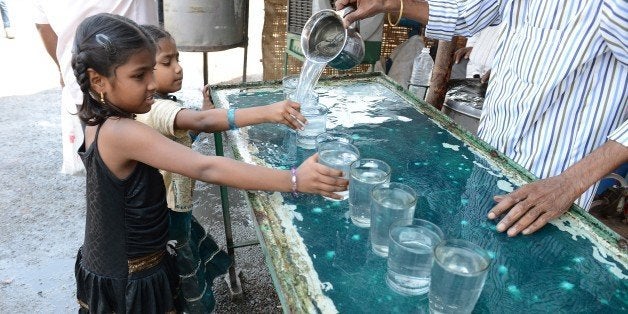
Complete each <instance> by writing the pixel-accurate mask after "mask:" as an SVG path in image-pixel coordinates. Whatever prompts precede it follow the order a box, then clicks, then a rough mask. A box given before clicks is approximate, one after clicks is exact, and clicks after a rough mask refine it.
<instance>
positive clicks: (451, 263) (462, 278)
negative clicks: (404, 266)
mask: <svg viewBox="0 0 628 314" xmlns="http://www.w3.org/2000/svg"><path fill="white" fill-rule="evenodd" d="M490 263H491V259H490V257H489V256H488V253H487V252H486V251H485V250H484V249H483V248H481V247H479V246H478V245H476V244H473V243H471V242H469V241H465V240H460V239H451V240H446V241H443V242H441V243H440V244H438V245H437V246H436V247H435V248H434V264H433V265H432V278H434V280H433V281H432V284H431V286H430V294H429V299H430V312H431V313H471V311H473V308H474V307H475V303H476V302H477V301H478V298H479V297H480V293H481V292H482V288H483V287H484V281H485V280H486V274H487V272H488V266H489V265H490Z"/></svg>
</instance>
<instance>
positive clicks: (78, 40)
mask: <svg viewBox="0 0 628 314" xmlns="http://www.w3.org/2000/svg"><path fill="white" fill-rule="evenodd" d="M143 49H146V50H148V51H150V52H151V53H152V54H154V53H155V44H154V42H153V40H152V38H151V36H149V35H148V34H147V33H146V32H145V31H144V30H142V29H141V28H140V27H139V25H137V23H135V22H133V21H132V20H130V19H128V18H126V17H123V16H120V15H114V14H109V13H101V14H97V15H94V16H90V17H88V18H86V19H85V20H83V22H81V24H80V25H79V26H78V28H77V29H76V36H75V38H74V45H73V49H72V68H73V69H74V76H75V77H76V81H77V83H78V85H79V86H80V88H81V91H82V92H83V106H81V110H80V111H79V118H80V119H81V120H82V121H83V122H85V124H87V125H97V124H100V123H102V122H103V121H105V120H106V119H107V118H108V117H112V116H118V117H130V116H132V115H131V114H129V113H126V112H124V111H122V110H120V109H118V108H117V107H115V106H113V105H110V104H108V103H105V104H102V103H100V102H98V101H97V100H96V99H94V97H91V96H90V87H91V86H90V81H89V76H88V75H87V69H89V68H91V69H93V70H94V71H96V72H98V73H99V74H101V75H103V76H105V77H112V76H113V75H114V74H115V69H116V68H117V67H119V66H120V65H123V64H124V63H125V62H127V61H128V59H129V58H130V57H131V55H133V54H135V53H137V52H138V51H141V50H143Z"/></svg>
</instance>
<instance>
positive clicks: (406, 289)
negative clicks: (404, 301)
mask: <svg viewBox="0 0 628 314" xmlns="http://www.w3.org/2000/svg"><path fill="white" fill-rule="evenodd" d="M389 235H390V238H389V242H388V271H387V272H386V283H387V284H388V286H389V287H390V288H391V289H392V290H393V291H395V292H397V293H400V294H403V295H421V294H425V293H427V292H428V290H429V289H430V271H431V269H432V262H433V259H434V257H433V250H434V247H435V246H436V245H437V244H438V243H440V242H441V241H442V240H443V239H444V238H445V235H444V234H443V231H441V230H440V228H439V227H438V226H436V225H435V224H433V223H431V222H429V221H427V220H423V219H413V220H410V221H408V220H399V221H396V222H394V223H393V224H392V225H391V226H390V230H389ZM439 280H440V279H439Z"/></svg>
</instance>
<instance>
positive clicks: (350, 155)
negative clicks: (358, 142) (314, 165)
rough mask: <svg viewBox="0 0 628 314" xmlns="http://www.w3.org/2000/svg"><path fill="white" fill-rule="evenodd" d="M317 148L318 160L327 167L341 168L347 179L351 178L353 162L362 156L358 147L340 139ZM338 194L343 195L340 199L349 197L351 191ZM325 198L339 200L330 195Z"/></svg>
mask: <svg viewBox="0 0 628 314" xmlns="http://www.w3.org/2000/svg"><path fill="white" fill-rule="evenodd" d="M317 150H318V162H319V163H321V164H323V165H325V166H327V167H330V168H334V169H338V170H341V171H342V172H343V177H344V178H345V179H349V170H350V166H351V163H352V162H354V161H356V160H358V159H359V158H360V151H359V150H358V148H357V147H355V146H353V145H352V144H349V143H344V142H340V141H335V142H334V141H330V142H325V143H321V144H320V145H319V146H318V147H317ZM336 194H338V195H341V196H342V199H340V200H346V199H347V198H349V191H344V192H336ZM325 199H328V200H331V201H338V200H337V199H333V198H329V197H325Z"/></svg>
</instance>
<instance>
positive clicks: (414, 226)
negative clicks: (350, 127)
mask: <svg viewBox="0 0 628 314" xmlns="http://www.w3.org/2000/svg"><path fill="white" fill-rule="evenodd" d="M316 146H317V151H318V154H319V162H320V163H321V164H324V165H326V166H329V167H331V168H334V169H339V170H342V171H343V173H344V174H345V176H348V178H349V180H350V183H349V216H350V217H351V221H352V223H353V224H355V225H356V226H358V227H364V228H368V227H370V241H371V248H372V250H373V252H374V253H375V254H376V255H379V256H382V257H387V267H388V269H387V273H386V283H387V285H388V286H389V287H390V288H391V289H392V290H393V291H395V292H397V293H400V294H403V295H422V294H425V293H428V291H429V303H430V311H431V312H433V313H470V312H471V311H472V310H473V308H474V306H475V303H476V302H477V300H478V298H479V296H480V293H481V291H482V288H483V286H484V281H485V279H486V274H487V270H488V266H489V264H490V258H489V256H488V254H487V253H486V251H485V250H484V249H482V248H481V247H479V246H477V245H475V244H473V243H471V242H468V241H465V240H459V239H449V240H446V239H445V235H444V233H443V231H442V230H441V229H440V228H439V227H438V226H436V225H435V224H433V223H431V222H429V221H427V220H423V219H416V218H414V214H415V210H416V204H417V194H416V192H415V191H414V190H413V189H412V188H411V187H410V186H408V185H406V184H402V183H398V182H390V177H391V168H390V166H389V165H388V164H386V162H384V161H382V160H378V159H370V158H360V153H359V150H358V148H357V147H356V146H354V145H352V138H351V137H350V136H349V135H348V134H346V133H342V132H326V133H322V134H320V135H319V136H317V138H316ZM343 199H346V196H345V198H343ZM431 279H434V280H431Z"/></svg>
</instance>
